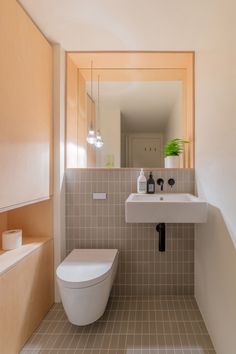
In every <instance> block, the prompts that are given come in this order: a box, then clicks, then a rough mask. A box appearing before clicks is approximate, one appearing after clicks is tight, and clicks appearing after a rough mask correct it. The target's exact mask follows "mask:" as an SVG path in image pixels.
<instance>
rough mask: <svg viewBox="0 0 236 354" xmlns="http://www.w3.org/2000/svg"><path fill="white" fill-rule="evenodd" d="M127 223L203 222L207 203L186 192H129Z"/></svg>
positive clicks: (126, 207)
mask: <svg viewBox="0 0 236 354" xmlns="http://www.w3.org/2000/svg"><path fill="white" fill-rule="evenodd" d="M125 219H126V222H128V223H162V222H163V223H204V222H206V220H207V203H206V202H205V201H204V200H202V199H200V198H198V197H196V196H194V195H192V194H188V193H158V194H135V193H133V194H130V196H129V197H128V199H127V200H126V202H125Z"/></svg>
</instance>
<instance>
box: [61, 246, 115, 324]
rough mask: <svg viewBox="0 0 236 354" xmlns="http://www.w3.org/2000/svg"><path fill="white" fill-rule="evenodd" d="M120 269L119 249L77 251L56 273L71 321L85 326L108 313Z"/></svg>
mask: <svg viewBox="0 0 236 354" xmlns="http://www.w3.org/2000/svg"><path fill="white" fill-rule="evenodd" d="M117 266H118V250H116V249H74V250H73V251H72V252H71V253H70V254H69V255H68V256H67V257H66V258H65V259H64V261H63V262H62V263H61V264H60V265H59V266H58V268H57V270H56V276H57V283H58V286H59V292H60V295H61V299H62V304H63V307H64V310H65V312H66V314H67V317H68V319H69V321H70V322H71V323H73V324H75V325H78V326H84V325H87V324H89V323H92V322H94V321H96V320H97V319H98V318H99V317H101V316H102V315H103V313H104V311H105V308H106V305H107V302H108V298H109V295H110V291H111V287H112V284H113V282H114V279H115V275H116V271H117Z"/></svg>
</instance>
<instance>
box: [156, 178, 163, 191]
mask: <svg viewBox="0 0 236 354" xmlns="http://www.w3.org/2000/svg"><path fill="white" fill-rule="evenodd" d="M157 184H158V186H161V191H163V186H164V180H163V179H162V178H158V180H157Z"/></svg>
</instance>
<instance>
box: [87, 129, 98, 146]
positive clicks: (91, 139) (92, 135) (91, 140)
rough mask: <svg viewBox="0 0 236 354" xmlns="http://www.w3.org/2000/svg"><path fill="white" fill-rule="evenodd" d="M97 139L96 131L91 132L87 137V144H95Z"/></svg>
mask: <svg viewBox="0 0 236 354" xmlns="http://www.w3.org/2000/svg"><path fill="white" fill-rule="evenodd" d="M96 140H97V138H96V135H95V132H94V130H89V133H88V136H87V142H88V143H89V144H91V145H93V144H95V142H96Z"/></svg>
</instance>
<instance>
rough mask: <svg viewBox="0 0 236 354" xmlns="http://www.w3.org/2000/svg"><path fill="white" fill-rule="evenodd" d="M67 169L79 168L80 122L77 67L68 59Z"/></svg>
mask: <svg viewBox="0 0 236 354" xmlns="http://www.w3.org/2000/svg"><path fill="white" fill-rule="evenodd" d="M66 76H67V81H66V167H67V168H71V167H77V160H78V154H77V152H78V150H77V140H78V136H77V134H78V122H77V97H78V82H77V67H76V65H75V64H74V63H73V61H72V60H71V59H70V58H69V57H67V71H66Z"/></svg>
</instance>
